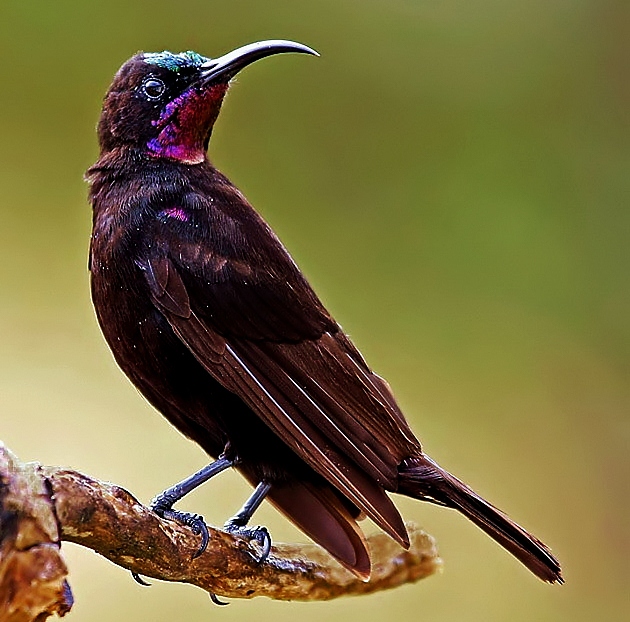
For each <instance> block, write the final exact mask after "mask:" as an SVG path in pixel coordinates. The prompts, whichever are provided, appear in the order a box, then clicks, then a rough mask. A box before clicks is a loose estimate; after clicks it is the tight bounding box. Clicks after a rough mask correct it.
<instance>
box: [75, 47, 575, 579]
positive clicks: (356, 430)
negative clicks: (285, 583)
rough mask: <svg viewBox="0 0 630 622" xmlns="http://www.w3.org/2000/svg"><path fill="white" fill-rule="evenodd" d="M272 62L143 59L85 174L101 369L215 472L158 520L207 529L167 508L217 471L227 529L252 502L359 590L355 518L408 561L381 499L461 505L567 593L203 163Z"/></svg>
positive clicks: (118, 94) (194, 56)
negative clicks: (235, 508) (226, 485)
mask: <svg viewBox="0 0 630 622" xmlns="http://www.w3.org/2000/svg"><path fill="white" fill-rule="evenodd" d="M281 53H299V54H308V55H314V56H318V53H317V52H315V51H314V50H313V49H311V48H309V47H307V46H305V45H303V44H300V43H296V42H292V41H285V40H269V41H260V42H256V43H251V44H248V45H245V46H242V47H239V48H237V49H235V50H233V51H231V52H229V53H227V54H224V55H222V56H219V57H217V58H210V57H205V56H202V55H200V54H198V53H196V52H192V51H187V52H181V53H172V52H168V51H163V52H152V53H145V52H140V53H137V54H136V55H134V56H133V57H132V58H130V59H129V60H128V61H127V62H125V63H124V64H123V65H122V67H121V68H120V69H119V70H118V72H117V73H116V75H115V77H114V79H113V82H112V83H111V86H110V87H109V89H108V90H107V92H106V95H105V97H104V100H103V106H102V112H101V116H100V120H99V122H98V128H97V132H98V140H99V145H100V154H99V157H98V160H97V162H96V163H95V164H94V165H93V166H92V167H91V168H89V169H88V171H87V173H86V180H87V181H88V183H89V186H90V190H89V198H90V201H91V204H92V208H93V230H92V235H91V240H90V253H89V255H90V258H89V270H90V281H91V294H92V300H93V305H94V308H95V312H96V316H97V319H98V322H99V324H100V327H101V330H102V332H103V335H104V338H105V340H106V342H107V343H108V345H109V347H110V349H111V351H112V353H113V356H114V358H115V360H116V362H117V363H118V365H119V366H120V368H121V369H122V371H123V372H124V373H125V374H126V375H127V376H128V377H129V379H130V380H131V382H132V383H133V384H134V385H135V386H136V387H137V388H138V389H139V391H140V392H141V393H142V394H143V395H144V396H145V398H146V399H147V400H148V401H149V402H150V403H151V404H152V405H153V406H154V407H155V408H156V409H157V410H158V411H159V412H160V413H161V414H162V415H163V416H164V417H166V419H167V420H168V421H169V422H170V423H171V424H172V425H173V426H174V427H175V428H177V429H178V430H179V431H180V432H181V433H183V434H184V435H185V436H186V437H188V438H189V439H192V440H193V441H195V442H196V443H198V444H199V445H200V446H201V448H202V449H203V450H204V451H205V452H206V453H207V454H208V456H209V457H210V458H211V460H212V462H210V463H209V464H208V465H207V466H205V467H204V468H202V469H201V470H199V471H198V472H197V473H195V474H193V475H191V476H190V477H188V478H186V479H184V480H183V481H181V482H179V483H177V484H175V485H174V486H172V487H170V488H168V489H167V490H165V491H164V492H162V493H161V494H159V495H158V496H156V497H155V499H154V500H153V502H152V504H151V507H152V509H153V510H154V511H155V512H156V513H157V514H158V515H159V516H161V517H163V518H165V519H170V520H174V521H177V522H179V523H182V524H184V525H188V526H189V527H190V528H191V529H192V530H193V532H194V533H196V534H197V535H199V536H200V537H201V545H200V547H199V551H198V552H197V553H198V554H201V553H202V552H203V550H204V548H205V546H206V544H207V542H208V529H207V526H206V524H205V522H204V520H203V518H202V517H201V516H199V515H197V514H192V513H187V512H182V511H179V510H176V509H175V508H174V507H173V506H174V504H175V503H176V502H177V501H179V500H180V499H181V498H182V497H183V496H185V495H186V494H188V493H189V492H190V491H191V490H193V489H194V488H196V487H197V486H199V485H201V484H202V483H204V482H206V481H208V480H209V479H210V478H212V477H214V476H215V475H217V474H218V473H220V472H222V471H225V470H226V469H229V468H234V469H236V470H237V471H238V472H240V473H241V474H242V475H243V476H244V477H245V479H246V480H247V481H248V482H249V483H250V484H251V485H252V486H253V488H254V492H253V493H252V495H251V497H250V498H249V499H247V501H246V502H245V504H244V505H243V507H242V509H241V510H240V511H239V512H238V513H237V514H236V515H235V516H234V517H232V518H231V519H230V520H228V521H227V523H226V525H225V529H227V530H229V531H232V532H233V533H235V534H237V535H241V536H243V537H247V538H249V539H250V540H255V541H257V542H258V543H259V544H260V547H259V548H260V549H261V550H262V552H261V554H260V556H259V559H258V561H259V562H260V563H264V561H265V559H266V557H267V555H268V554H269V550H270V547H271V537H270V535H269V532H268V530H267V529H266V528H265V527H261V526H257V527H250V526H249V521H250V519H251V518H252V516H253V514H254V512H255V511H256V509H257V508H258V507H259V506H260V504H261V503H262V502H263V501H264V500H268V501H269V502H270V503H271V504H272V505H273V506H275V507H276V508H277V509H278V510H279V511H280V512H281V513H283V514H284V515H286V516H287V517H288V519H289V520H290V521H292V522H293V523H294V524H295V525H296V526H297V527H298V528H299V529H300V530H301V531H302V532H304V533H305V534H306V535H307V536H309V537H310V538H311V539H312V540H314V541H315V542H316V543H318V544H319V545H320V546H322V547H323V548H324V549H326V550H327V551H328V552H329V553H330V554H331V555H332V557H334V558H335V559H336V560H337V561H338V562H339V563H340V564H341V565H343V566H344V567H346V568H347V569H349V570H350V571H352V572H353V573H355V575H357V576H358V577H360V578H362V579H365V580H367V579H368V578H369V575H370V569H371V565H370V555H369V552H368V548H367V546H366V539H365V536H364V533H363V530H362V529H361V527H360V525H359V522H360V521H361V520H362V519H363V518H365V517H369V518H370V519H371V520H372V521H373V522H374V523H375V524H376V525H377V526H378V527H379V528H380V529H381V530H383V531H384V532H385V533H387V534H389V536H391V537H392V538H393V539H394V540H395V541H397V542H398V543H399V544H400V545H401V546H403V547H409V537H408V533H407V530H406V527H405V524H404V522H403V519H402V518H401V515H400V512H399V511H398V509H397V508H396V506H395V505H394V502H393V500H392V498H391V496H390V495H391V494H392V493H396V494H399V495H403V496H407V497H411V498H414V499H418V500H422V501H427V502H430V503H434V504H438V505H441V506H445V507H447V508H451V509H455V510H457V511H459V512H460V513H461V514H463V515H464V516H465V517H466V518H468V519H470V520H471V521H472V522H473V523H474V524H476V525H477V526H478V527H480V528H481V529H482V530H483V531H485V532H486V533H487V534H488V535H489V536H490V537H491V538H493V539H494V540H495V541H496V542H497V543H498V544H500V545H501V546H502V547H504V548H505V549H506V550H507V551H509V552H510V553H511V554H512V555H514V556H515V557H516V558H517V559H518V560H520V561H521V562H522V563H523V564H524V565H525V566H526V567H527V568H528V569H529V570H530V571H532V572H533V573H534V574H535V575H536V576H538V577H539V578H540V579H542V580H543V581H545V582H549V583H562V582H563V578H562V573H561V567H560V563H559V561H558V560H557V559H556V558H555V557H554V555H553V554H552V552H551V551H550V549H549V548H548V547H547V546H546V545H545V544H543V543H542V542H541V541H540V540H539V539H537V538H536V537H535V536H533V535H532V534H530V533H528V532H527V531H526V530H525V529H524V528H522V527H520V526H519V525H518V524H517V523H515V522H514V521H512V520H511V519H510V518H509V517H508V516H507V515H506V514H505V513H503V512H502V511H501V510H499V509H497V508H496V507H494V506H493V505H491V504H490V503H489V502H487V501H485V500H484V499H483V498H481V497H480V496H479V495H478V494H477V493H475V492H474V491H473V490H472V489H471V488H470V487H468V486H467V485H466V484H464V483H463V482H462V481H461V480H459V479H458V478H456V477H455V476H454V475H452V474H450V473H449V472H448V471H446V470H445V469H443V468H442V467H440V466H439V465H438V464H437V463H436V462H435V461H433V460H432V459H431V458H430V457H429V456H427V455H426V454H425V453H424V451H423V449H422V446H421V444H420V441H419V440H418V439H417V437H416V436H415V434H414V433H413V431H412V430H411V427H410V426H409V424H408V422H407V420H406V419H405V416H404V415H403V413H402V411H401V409H400V407H399V406H398V404H397V402H396V400H395V398H394V396H393V393H392V391H391V389H390V387H389V385H388V383H387V382H386V381H385V380H384V379H383V378H381V377H380V376H378V375H377V374H376V373H375V372H373V371H372V369H371V368H370V367H369V366H368V364H367V362H366V361H365V359H364V358H363V356H362V355H361V354H360V352H359V350H358V349H357V348H356V347H355V346H354V344H353V343H352V341H351V340H350V338H349V337H348V336H347V334H346V333H345V332H344V331H343V329H342V328H341V327H340V325H339V324H338V323H337V322H336V320H335V319H334V318H333V317H332V316H331V314H330V313H329V312H328V311H327V309H326V308H325V306H324V305H323V304H322V302H321V301H320V299H319V298H318V296H317V295H316V293H315V292H314V290H313V289H312V287H311V286H310V285H309V283H308V281H307V280H306V278H305V277H304V275H303V274H302V273H301V271H300V269H299V268H298V266H297V265H296V263H295V261H294V260H293V259H292V257H291V256H290V254H289V253H288V251H287V250H286V249H285V247H284V246H283V244H282V243H281V242H280V240H279V239H278V237H277V236H276V234H275V233H274V232H273V231H272V229H271V228H270V227H269V225H268V224H267V223H266V222H265V221H264V220H263V219H262V217H261V216H260V215H259V214H258V213H257V212H256V211H255V210H254V208H253V207H252V206H251V205H250V204H249V202H248V201H247V199H246V198H245V196H244V195H243V194H242V193H241V192H240V191H239V190H238V188H236V187H235V186H234V185H233V184H232V183H231V182H230V181H229V180H228V179H227V177H225V176H224V175H223V174H222V173H221V172H219V171H218V170H217V169H216V168H215V167H214V166H213V165H212V163H211V162H210V160H209V159H208V155H207V151H208V145H209V141H210V137H211V133H212V129H213V127H214V124H215V122H216V120H217V117H218V115H219V111H220V109H221V106H222V103H223V101H224V98H225V96H226V93H227V91H228V88H229V86H230V82H231V80H232V79H233V78H234V76H235V75H236V74H237V73H238V72H240V71H241V70H242V69H244V68H245V67H247V66H249V65H251V64H252V63H254V62H255V61H258V60H260V59H263V58H266V57H270V56H272V55H277V54H281Z"/></svg>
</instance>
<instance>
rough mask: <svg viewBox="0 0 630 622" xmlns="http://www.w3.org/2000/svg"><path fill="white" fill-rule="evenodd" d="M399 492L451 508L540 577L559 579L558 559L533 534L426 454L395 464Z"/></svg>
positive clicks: (551, 579)
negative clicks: (397, 466) (397, 472)
mask: <svg viewBox="0 0 630 622" xmlns="http://www.w3.org/2000/svg"><path fill="white" fill-rule="evenodd" d="M399 476H400V479H399V489H398V492H400V493H401V494H404V495H407V496H409V497H413V498H415V499H422V500H425V501H431V502H433V503H438V504H440V505H445V506H447V507H450V508H454V509H456V510H458V511H459V512H461V513H462V514H463V515H464V516H466V517H467V518H469V519H470V520H471V521H472V522H473V523H475V524H476V525H477V526H479V527H481V529H483V530H484V531H485V532H486V533H487V534H488V535H489V536H490V537H491V538H493V539H494V540H496V541H497V542H498V543H499V544H500V545H501V546H502V547H504V548H505V549H507V550H508V551H509V552H510V553H512V555H514V556H515V557H516V558H517V559H519V560H520V561H521V562H522V563H523V564H525V566H527V568H529V569H530V570H531V571H532V572H533V573H534V574H535V575H537V576H538V577H540V578H541V579H542V580H543V581H547V582H549V583H563V582H564V581H563V579H562V574H561V570H560V563H559V562H558V560H557V559H556V558H555V557H554V556H553V555H552V553H551V551H550V550H549V549H548V548H547V547H546V546H545V545H544V544H543V543H542V542H541V541H540V540H538V539H537V538H535V537H534V536H533V535H531V534H530V533H528V532H527V531H525V530H524V529H523V528H522V527H520V526H519V525H517V524H516V523H515V522H514V521H513V520H511V519H510V518H509V517H508V516H506V515H505V514H504V513H503V512H501V510H498V509H497V508H495V507H494V506H493V505H491V504H490V503H488V502H487V501H485V500H484V499H482V498H481V497H480V496H479V495H477V494H476V493H475V492H474V491H473V490H471V489H470V488H469V487H468V486H466V484H464V483H463V482H461V481H460V480H458V479H457V478H456V477H455V476H453V475H451V474H450V473H448V472H447V471H445V470H444V469H442V468H441V467H440V466H439V465H438V464H436V463H435V462H433V460H431V458H429V457H427V456H415V457H413V458H409V459H407V460H405V461H404V462H403V463H402V464H401V465H400V467H399Z"/></svg>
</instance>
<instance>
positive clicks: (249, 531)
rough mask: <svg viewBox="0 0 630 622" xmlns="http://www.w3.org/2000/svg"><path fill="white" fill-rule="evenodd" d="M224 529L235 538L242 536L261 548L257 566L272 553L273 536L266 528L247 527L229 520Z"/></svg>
mask: <svg viewBox="0 0 630 622" xmlns="http://www.w3.org/2000/svg"><path fill="white" fill-rule="evenodd" d="M223 529H224V530H225V531H227V532H228V533H231V534H232V535H235V536H240V537H242V538H245V539H247V540H249V541H250V542H251V541H252V540H253V541H254V542H256V543H257V544H258V546H259V547H260V555H259V556H258V557H256V558H255V560H256V563H257V564H262V563H263V562H264V561H265V560H266V559H267V558H268V557H269V553H270V552H271V536H270V535H269V531H268V530H267V528H266V527H261V526H260V525H259V526H258V527H246V526H245V525H240V524H239V522H238V521H235V520H229V521H228V522H227V523H225V525H224V526H223Z"/></svg>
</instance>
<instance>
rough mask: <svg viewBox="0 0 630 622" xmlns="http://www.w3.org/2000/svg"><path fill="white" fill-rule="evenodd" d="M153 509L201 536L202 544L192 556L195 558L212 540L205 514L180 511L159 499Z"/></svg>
mask: <svg viewBox="0 0 630 622" xmlns="http://www.w3.org/2000/svg"><path fill="white" fill-rule="evenodd" d="M151 509H152V510H153V511H154V512H155V513H156V514H157V515H158V516H160V517H161V518H165V519H166V520H172V521H175V522H176V523H179V524H180V525H184V526H186V527H190V528H191V530H192V532H193V533H194V534H195V535H198V536H201V544H200V545H199V548H198V549H197V551H196V552H195V554H194V555H193V556H192V558H193V559H195V558H197V557H199V556H200V555H201V554H202V553H203V552H204V551H205V550H206V548H207V547H208V542H210V532H209V531H208V526H207V525H206V521H205V520H203V516H200V515H199V514H191V513H190V512H180V511H179V510H173V509H172V508H171V507H168V506H167V507H164V505H161V504H160V503H159V501H157V502H154V503H152V504H151Z"/></svg>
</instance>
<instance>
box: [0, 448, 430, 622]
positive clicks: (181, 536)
mask: <svg viewBox="0 0 630 622" xmlns="http://www.w3.org/2000/svg"><path fill="white" fill-rule="evenodd" d="M408 528H409V532H410V538H411V547H410V549H409V550H408V551H404V550H402V549H401V548H400V547H399V546H398V545H397V544H396V543H395V542H394V541H393V540H391V539H390V538H389V537H387V536H386V535H384V534H377V535H373V536H370V537H369V538H368V543H369V546H370V553H371V556H372V560H373V561H372V575H371V578H370V580H369V581H367V582H364V581H361V580H360V579H358V578H357V577H355V576H354V575H353V574H352V573H351V572H349V571H348V570H346V569H344V568H342V567H341V566H340V565H339V564H338V563H337V562H335V561H334V560H333V559H332V558H331V557H330V556H329V555H328V554H327V553H326V552H325V551H324V550H323V549H321V548H320V547H318V546H315V545H309V544H300V545H297V544H295V545H294V544H279V543H278V544H276V545H275V546H274V547H273V549H272V553H271V555H270V556H269V558H268V560H267V561H265V562H264V563H263V564H261V565H258V564H257V563H256V561H255V557H256V555H257V551H256V550H255V549H254V548H253V547H255V544H251V543H249V542H248V541H246V540H243V539H242V538H239V537H235V536H233V535H231V534H229V533H226V532H224V531H221V530H219V529H215V528H211V527H209V529H210V543H209V545H208V548H207V550H206V551H205V553H203V555H201V556H200V557H198V558H196V559H192V557H193V554H194V553H195V551H196V550H197V548H198V546H199V538H198V536H195V535H194V534H193V533H192V532H191V531H190V530H189V529H187V528H186V527H182V526H180V525H178V524H176V523H173V522H170V521H166V520H163V519H161V518H159V517H158V516H157V515H156V514H154V513H153V512H152V511H151V510H150V509H148V508H147V507H145V506H143V505H142V504H140V503H139V502H138V501H137V500H136V499H135V498H134V497H133V496H132V495H131V494H129V493H128V492H127V491H126V490H123V489H122V488H120V487H118V486H115V485H113V484H109V483H105V482H99V481H97V480H95V479H92V478H91V477H88V476H87V475H83V474H81V473H78V472H76V471H71V470H68V469H61V468H58V467H44V466H41V465H40V464H38V463H27V464H22V463H20V462H19V461H18V460H17V458H16V457H15V456H14V455H13V454H12V453H11V452H10V451H9V450H8V449H7V448H6V447H5V446H4V445H3V444H2V443H1V442H0V620H3V621H5V620H6V621H7V622H31V621H37V622H39V621H40V620H42V621H43V620H45V619H46V618H47V617H48V616H50V615H52V614H54V613H56V614H58V615H60V616H63V615H64V614H65V613H67V612H68V611H69V610H70V608H71V607H72V593H71V591H70V587H69V585H68V583H67V581H66V579H65V577H66V575H67V568H66V565H65V563H64V560H63V558H62V556H61V552H60V543H61V541H62V540H66V541H68V542H75V543H77V544H81V545H83V546H86V547H88V548H90V549H93V550H94V551H96V552H97V553H100V554H101V555H103V556H105V557H107V558H108V559H109V560H111V561H112V562H114V563H115V564H117V565H119V566H122V567H123V568H126V569H128V570H131V571H133V572H137V573H139V574H141V575H143V576H146V577H154V578H156V579H161V580H164V581H179V582H182V583H190V584H192V585H196V586H198V587H200V588H202V589H204V590H206V591H208V592H210V593H212V594H217V595H221V596H227V597H231V598H253V597H254V596H267V597H269V598H275V599H279V600H303V601H308V600H328V599H331V598H336V597H337V596H342V595H345V594H368V593H371V592H375V591H378V590H384V589H389V588H393V587H396V586H398V585H402V584H403V583H410V582H414V581H417V580H419V579H422V578H424V577H427V576H429V575H431V574H433V573H434V572H436V570H437V569H439V568H440V566H441V560H440V558H439V557H438V555H437V551H436V548H435V542H434V540H433V538H432V537H431V536H429V535H428V534H425V533H424V532H423V531H421V530H420V529H419V528H417V527H415V526H414V525H409V526H408Z"/></svg>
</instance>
